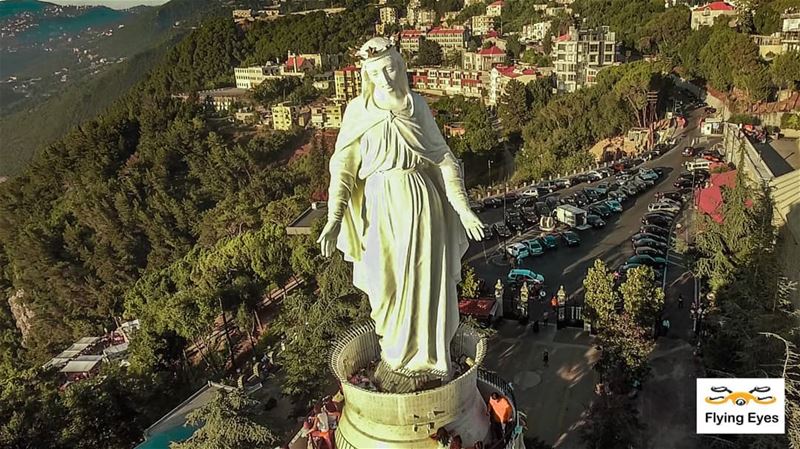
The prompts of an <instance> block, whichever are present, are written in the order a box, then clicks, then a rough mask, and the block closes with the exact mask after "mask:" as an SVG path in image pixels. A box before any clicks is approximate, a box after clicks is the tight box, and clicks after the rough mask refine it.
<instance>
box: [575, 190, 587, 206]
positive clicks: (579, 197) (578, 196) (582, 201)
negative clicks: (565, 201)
mask: <svg viewBox="0 0 800 449" xmlns="http://www.w3.org/2000/svg"><path fill="white" fill-rule="evenodd" d="M572 199H573V200H575V203H574V204H575V205H576V206H578V207H583V206H585V205H587V204H589V198H586V195H585V194H584V193H583V192H575V193H573V194H572Z"/></svg>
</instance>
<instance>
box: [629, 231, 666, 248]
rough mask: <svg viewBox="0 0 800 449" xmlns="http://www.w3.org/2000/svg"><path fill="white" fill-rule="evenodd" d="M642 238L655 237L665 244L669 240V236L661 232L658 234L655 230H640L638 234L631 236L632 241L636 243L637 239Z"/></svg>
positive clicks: (654, 238)
mask: <svg viewBox="0 0 800 449" xmlns="http://www.w3.org/2000/svg"><path fill="white" fill-rule="evenodd" d="M641 239H653V240H655V241H657V242H661V243H663V244H665V245H666V244H667V243H668V242H669V238H668V237H667V236H664V235H661V234H656V233H653V232H638V233H636V234H633V236H632V237H631V243H635V242H636V241H637V240H641Z"/></svg>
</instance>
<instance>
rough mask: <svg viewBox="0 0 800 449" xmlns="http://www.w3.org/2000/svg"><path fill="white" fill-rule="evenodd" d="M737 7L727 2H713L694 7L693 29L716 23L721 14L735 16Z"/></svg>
mask: <svg viewBox="0 0 800 449" xmlns="http://www.w3.org/2000/svg"><path fill="white" fill-rule="evenodd" d="M735 15H736V8H734V7H733V6H732V5H730V4H728V3H725V2H711V3H708V4H706V5H703V6H698V7H697V8H694V9H692V29H693V30H696V29H698V28H700V27H702V26H711V25H714V21H715V20H717V17H720V16H735Z"/></svg>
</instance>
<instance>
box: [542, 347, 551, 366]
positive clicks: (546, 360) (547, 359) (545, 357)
mask: <svg viewBox="0 0 800 449" xmlns="http://www.w3.org/2000/svg"><path fill="white" fill-rule="evenodd" d="M542 362H544V366H545V367H547V364H548V363H549V362H550V353H549V352H547V349H545V350H544V354H542Z"/></svg>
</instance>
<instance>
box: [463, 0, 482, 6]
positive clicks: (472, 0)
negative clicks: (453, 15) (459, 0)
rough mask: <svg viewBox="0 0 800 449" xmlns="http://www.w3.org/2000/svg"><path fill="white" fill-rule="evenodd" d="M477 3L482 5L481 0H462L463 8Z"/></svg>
mask: <svg viewBox="0 0 800 449" xmlns="http://www.w3.org/2000/svg"><path fill="white" fill-rule="evenodd" d="M478 3H483V0H464V7H465V8H466V7H467V6H472V5H476V4H478Z"/></svg>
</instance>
